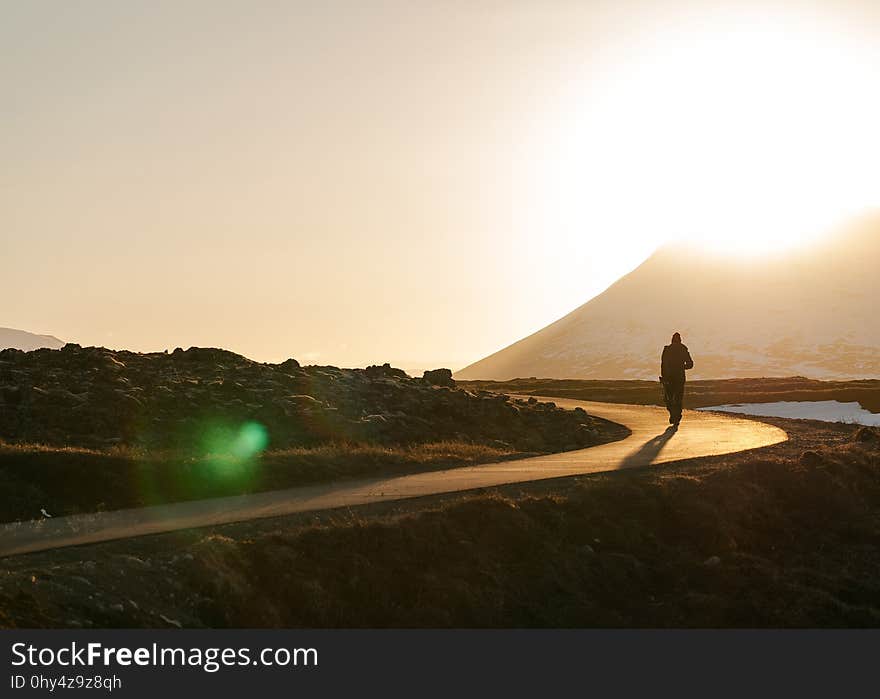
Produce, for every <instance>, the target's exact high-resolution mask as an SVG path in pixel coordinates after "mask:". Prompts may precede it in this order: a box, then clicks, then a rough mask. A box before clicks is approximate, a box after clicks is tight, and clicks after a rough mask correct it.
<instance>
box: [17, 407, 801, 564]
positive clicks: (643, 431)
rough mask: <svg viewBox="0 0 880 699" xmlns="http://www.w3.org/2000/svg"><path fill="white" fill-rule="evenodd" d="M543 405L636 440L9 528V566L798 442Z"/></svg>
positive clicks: (638, 413) (718, 418)
mask: <svg viewBox="0 0 880 699" xmlns="http://www.w3.org/2000/svg"><path fill="white" fill-rule="evenodd" d="M541 400H549V401H554V402H555V403H556V404H557V405H559V406H561V407H564V408H575V407H581V408H583V409H584V410H586V411H587V412H588V413H590V414H591V415H596V416H597V417H602V418H605V419H606V420H611V421H613V422H617V423H620V424H622V425H626V426H627V427H628V428H629V429H630V430H632V434H631V435H630V436H629V437H627V438H626V439H622V440H620V441H617V442H611V443H609V444H603V445H600V446H597V447H591V448H589V449H579V450H577V451H568V452H561V453H558V454H550V455H548V456H538V457H533V458H528V459H519V460H515V461H503V462H499V463H492V464H482V465H479V466H467V467H462V468H454V469H448V470H445V471H430V472H426V473H414V474H411V475H406V476H395V477H391V478H372V479H368V480H357V481H345V482H337V483H331V484H327V485H316V486H306V487H301V488H291V489H289V490H275V491H271V492H266V493H255V494H252V495H238V496H233V497H226V498H214V499H211V500H196V501H190V502H181V503H175V504H170V505H158V506H152V507H140V508H135V509H128V510H116V511H114V512H102V513H98V514H83V515H70V516H68V517H55V518H52V519H44V520H34V521H29V522H15V523H10V524H4V525H0V556H11V555H15V554H21V553H29V552H33V551H42V550H46V549H53V548H61V547H64V546H76V545H81V544H90V543H96V542H99V541H110V540H113V539H125V538H129V537H135V536H143V535H146V534H158V533H161V532H169V531H175V530H179V529H190V528H194V527H207V526H212V525H217V524H227V523H230V522H242V521H245V520H253V519H262V518H266V517H278V516H280V515H288V514H293V513H297V512H309V511H315V510H327V509H333V508H337V507H350V506H354V505H365V504H368V503H376V502H387V501H391V500H402V499H405V498H415V497H420V496H425V495H436V494H441V493H452V492H459V491H464V490H472V489H475V488H486V487H490V486H498V485H504V484H508V483H523V482H527V481H537V480H543V479H546V478H559V477H562V476H574V475H579V474H587V473H599V472H602V471H614V470H618V469H624V468H640V467H646V466H655V465H659V464H665V463H669V462H671V461H679V460H681V459H690V458H694V457H698V456H714V455H718V454H730V453H732V452H737V451H744V450H747V449H755V448H758V447H764V446H769V445H771V444H777V443H779V442H782V441H785V440H786V439H788V435H786V433H785V432H784V431H783V430H781V429H779V428H778V427H773V426H771V425H767V424H764V423H761V422H756V421H754V420H744V419H742V418H736V417H731V416H729V415H723V414H719V413H705V412H695V411H685V415H684V420H683V421H682V424H681V427H680V428H679V429H678V430H677V431H673V430H672V429H671V428H670V427H669V424H668V417H667V413H666V411H665V410H663V409H662V408H657V407H653V406H642V405H622V404H614V403H593V402H587V401H578V400H567V399H559V398H542V399H541Z"/></svg>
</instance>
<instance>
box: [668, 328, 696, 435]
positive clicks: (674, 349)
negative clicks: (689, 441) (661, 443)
mask: <svg viewBox="0 0 880 699" xmlns="http://www.w3.org/2000/svg"><path fill="white" fill-rule="evenodd" d="M693 368H694V360H693V359H691V353H690V352H689V351H688V348H687V346H686V345H684V344H682V342H681V335H679V334H678V333H675V334H674V335H673V336H672V342H671V343H670V344H668V345H666V346H665V347H664V348H663V354H662V355H661V356H660V383H661V384H662V385H663V398H664V400H665V402H666V409H667V410H668V411H669V424H670V425H676V426H678V423H679V422H681V406H682V402H683V401H684V381H685V375H684V373H685V371H687V370H688V369H693Z"/></svg>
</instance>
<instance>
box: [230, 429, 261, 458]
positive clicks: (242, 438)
mask: <svg viewBox="0 0 880 699" xmlns="http://www.w3.org/2000/svg"><path fill="white" fill-rule="evenodd" d="M268 443H269V433H268V432H266V428H265V427H263V426H262V425H261V424H260V423H259V422H246V423H245V424H243V425H242V426H241V428H240V429H239V430H238V435H237V436H236V438H235V441H234V442H233V443H232V448H231V452H232V455H233V456H235V457H237V458H239V459H250V458H251V457H254V456H256V455H257V454H259V453H260V452H261V451H263V449H265V448H266V445H267V444H268Z"/></svg>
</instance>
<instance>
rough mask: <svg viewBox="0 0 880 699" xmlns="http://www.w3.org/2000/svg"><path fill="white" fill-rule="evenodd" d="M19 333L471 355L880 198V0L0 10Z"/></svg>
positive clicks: (120, 342) (7, 222)
mask: <svg viewBox="0 0 880 699" xmlns="http://www.w3.org/2000/svg"><path fill="white" fill-rule="evenodd" d="M0 45H2V47H3V60H2V61H0V100H2V102H0V106H2V115H3V116H2V119H3V122H2V124H3V128H2V130H0V235H2V253H3V255H2V261H0V264H2V268H0V272H2V274H0V298H2V299H3V301H2V303H0V311H2V313H0V325H3V326H10V327H16V328H21V329H25V330H30V331H33V332H47V333H51V334H54V335H57V336H59V337H61V338H62V339H66V340H71V341H76V342H80V343H81V344H101V345H106V346H110V347H118V348H130V349H137V350H156V349H163V348H166V347H167V348H173V347H175V346H182V347H188V346H190V345H210V346H222V347H226V348H229V349H233V350H235V351H239V352H241V353H243V354H246V355H248V356H250V357H252V358H255V359H260V360H269V361H275V360H279V359H283V358H286V357H288V356H293V357H297V358H298V359H300V360H301V361H305V362H309V363H332V364H338V365H346V366H352V365H353V366H357V365H364V364H367V363H374V362H382V361H391V362H393V363H396V364H398V365H401V366H404V368H407V369H410V370H415V369H420V368H423V367H425V366H429V365H445V366H451V367H452V368H458V367H460V366H463V365H464V364H467V363H469V362H471V361H474V360H476V359H478V358H480V357H482V356H484V355H485V354H488V353H490V352H492V351H494V350H497V349H499V348H500V347H502V346H504V345H506V344H509V343H510V342H512V341H514V340H517V339H519V338H520V337H522V336H523V335H526V334H528V333H530V332H532V331H534V330H536V329H538V328H540V327H542V326H544V325H546V324H547V323H549V322H550V321H552V320H555V319H556V318H557V317H559V316H561V315H563V314H564V313H566V312H568V311H570V310H571V309H573V308H574V307H576V306H578V305H580V304H581V303H583V302H584V301H586V300H587V299H589V298H590V297H591V296H593V295H595V294H596V293H598V292H599V291H601V290H602V289H603V288H605V287H606V286H607V285H608V284H610V283H611V282H613V281H614V280H615V279H616V278H618V277H619V276H620V275H621V274H622V273H625V272H627V271H629V270H630V269H632V268H633V267H634V266H635V265H637V264H638V263H639V262H640V261H641V260H642V259H644V258H645V257H646V256H647V255H648V254H650V252H651V251H652V250H653V249H654V248H655V247H656V246H657V245H659V244H661V243H662V242H663V241H664V240H667V239H669V238H672V237H679V236H690V237H700V238H703V239H705V240H706V241H707V242H711V243H713V244H716V245H722V246H724V247H725V248H740V249H742V250H743V251H745V252H753V253H754V252H760V251H763V250H764V249H766V248H768V247H770V248H772V247H778V246H780V245H784V244H791V243H793V242H794V241H797V240H801V239H803V238H804V237H806V236H808V235H810V234H813V233H815V232H816V231H817V230H818V229H819V228H821V227H822V226H825V225H827V224H829V223H830V222H833V221H834V220H835V219H836V218H838V217H840V216H843V215H846V214H848V213H851V212H854V211H856V210H858V209H860V208H862V207H867V206H872V205H877V204H880V192H878V188H880V178H878V177H877V163H878V162H880V141H878V133H880V132H878V129H877V124H878V123H880V84H878V76H880V3H872V2H869V1H867V0H866V2H863V3H858V2H852V3H847V2H842V1H841V0H834V1H833V2H825V3H821V2H813V3H795V2H779V3H778V4H777V5H775V6H774V5H773V4H772V3H768V2H761V3H754V4H750V3H748V2H742V1H738V2H732V3H721V2H689V3H687V2H662V1H652V2H643V3H638V2H622V1H620V0H615V1H614V2H588V1H586V0H585V1H583V2H565V1H557V2H554V1H553V0H534V1H533V2H526V1H525V0H509V1H507V2H501V1H494V2H493V1H480V0H470V1H467V2H458V1H454V0H445V1H443V2H419V1H413V0H408V1H401V2H367V1H363V2H362V1H360V0H358V1H351V2H341V1H333V0H330V1H326V0H325V1H322V2H294V1H289V2H219V1H214V2H188V1H185V0H184V1H181V0H176V1H175V2H156V1H152V2H137V3H136V2H116V1H107V2H98V1H95V2H77V1H75V0H70V1H61V0H58V1H57V2H40V1H38V0H22V1H21V2H10V1H9V0H0Z"/></svg>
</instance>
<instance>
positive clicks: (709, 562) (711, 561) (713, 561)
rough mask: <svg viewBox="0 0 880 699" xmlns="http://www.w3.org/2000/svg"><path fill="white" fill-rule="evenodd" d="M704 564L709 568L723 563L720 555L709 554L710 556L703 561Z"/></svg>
mask: <svg viewBox="0 0 880 699" xmlns="http://www.w3.org/2000/svg"><path fill="white" fill-rule="evenodd" d="M703 565H704V566H706V567H707V568H714V567H715V566H717V565H721V558H719V557H718V556H709V558H707V559H706V560H705V561H703Z"/></svg>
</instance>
